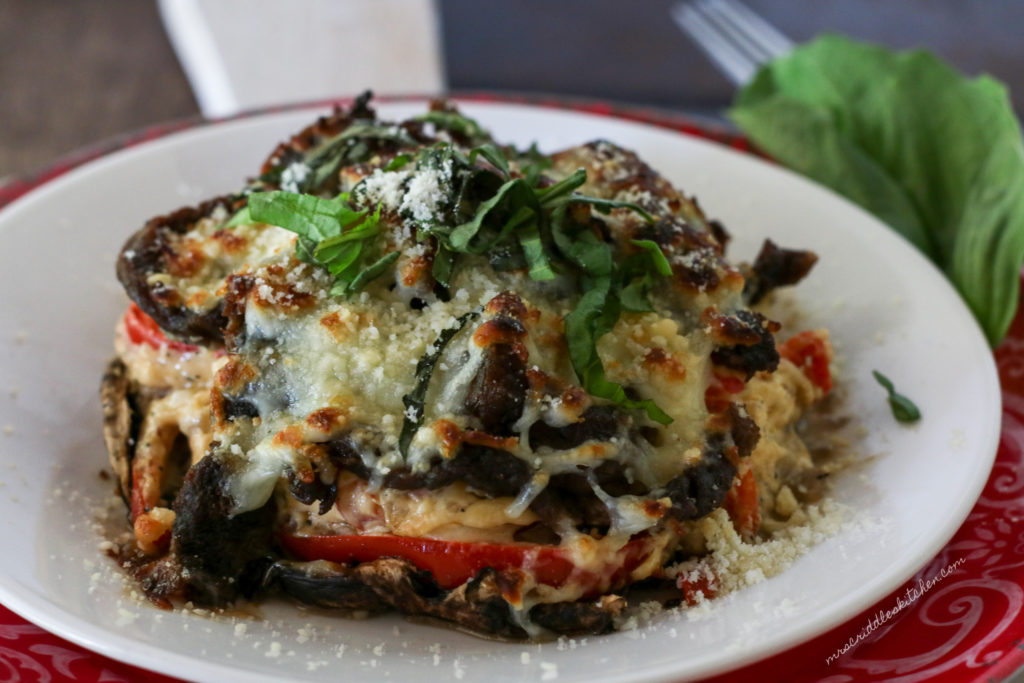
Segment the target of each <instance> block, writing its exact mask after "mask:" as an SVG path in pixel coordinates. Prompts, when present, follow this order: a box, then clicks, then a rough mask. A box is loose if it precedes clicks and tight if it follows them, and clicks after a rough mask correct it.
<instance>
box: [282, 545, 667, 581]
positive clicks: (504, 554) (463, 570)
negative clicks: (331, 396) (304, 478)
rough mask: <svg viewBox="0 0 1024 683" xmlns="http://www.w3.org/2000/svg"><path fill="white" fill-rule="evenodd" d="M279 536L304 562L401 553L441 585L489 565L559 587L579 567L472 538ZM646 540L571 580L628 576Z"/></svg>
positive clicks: (525, 548)
mask: <svg viewBox="0 0 1024 683" xmlns="http://www.w3.org/2000/svg"><path fill="white" fill-rule="evenodd" d="M280 540H281V544H282V545H283V546H284V547H285V549H286V550H287V551H288V552H289V553H291V554H292V555H294V556H296V557H298V558H299V559H301V560H305V561H312V560H329V561H331V562H338V563H343V564H344V563H352V562H356V563H358V562H372V561H373V560H376V559H379V558H382V557H401V558H404V559H407V560H409V561H410V562H412V563H413V564H414V565H416V566H417V567H419V568H420V569H425V570H426V571H429V572H430V573H431V574H433V576H434V580H436V581H437V583H438V585H440V586H441V587H442V588H446V589H447V588H455V587H456V586H460V585H462V584H463V583H465V582H466V581H468V580H470V579H472V578H473V577H474V576H476V575H477V574H478V573H479V572H480V570H481V569H484V568H485V567H492V568H493V569H495V570H498V571H502V570H506V569H523V570H526V571H529V572H531V573H532V574H533V575H534V577H535V579H536V581H537V583H542V584H545V585H548V586H555V587H558V586H561V585H562V584H564V583H565V582H566V581H567V580H568V579H569V577H570V576H572V575H573V572H574V571H576V566H575V565H574V564H573V563H572V561H571V560H570V559H569V558H568V557H567V556H566V553H565V551H563V550H562V549H560V548H557V547H554V546H546V545H533V544H523V545H501V544H498V543H470V542H465V541H444V540H439V539H436V538H413V537H409V536H392V535H387V534H381V535H344V536H296V535H282V536H281V537H280ZM648 540H649V537H647V536H645V535H644V536H637V537H635V538H633V539H631V540H630V541H629V542H628V543H627V544H626V545H625V546H623V547H622V548H621V549H620V550H619V551H618V552H617V553H616V554H615V557H614V558H611V559H610V560H609V562H608V564H607V565H606V566H605V567H604V568H603V570H602V571H601V572H600V573H592V572H577V573H576V575H575V576H574V577H573V579H574V580H575V581H579V582H581V584H583V585H584V587H585V590H590V589H592V588H598V587H600V586H601V584H602V583H603V579H606V578H607V579H608V583H607V584H606V585H613V584H616V583H619V582H621V581H624V580H625V579H626V577H627V574H628V573H629V572H630V571H632V570H633V569H635V568H637V567H638V566H640V565H641V564H642V563H643V561H644V560H645V559H646V558H647V556H648V555H649V554H650V548H649V547H648V543H647V541H648Z"/></svg>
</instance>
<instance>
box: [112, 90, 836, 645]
mask: <svg viewBox="0 0 1024 683" xmlns="http://www.w3.org/2000/svg"><path fill="white" fill-rule="evenodd" d="M728 239H729V237H728V233H727V232H726V230H725V229H724V227H723V226H722V225H720V224H719V223H717V222H716V221H712V220H708V219H707V218H705V216H704V214H703V213H702V211H701V209H700V208H699V207H698V206H697V204H696V203H695V202H694V201H693V200H692V199H690V198H687V197H686V196H685V195H684V194H682V193H681V192H680V191H679V190H677V189H675V188H674V187H673V186H672V185H670V184H669V183H668V182H667V181H666V180H665V179H664V178H662V177H661V176H660V175H658V173H657V172H655V171H654V170H652V169H651V168H650V167H648V166H647V165H646V164H645V163H644V162H643V161H641V160H640V159H639V158H638V157H637V155H636V154H635V153H633V152H632V151H629V150H627V149H623V148H621V147H619V146H617V145H615V144H613V143H611V142H607V141H596V142H591V143H587V144H584V145H581V146H578V147H573V148H570V149H566V150H564V151H560V152H556V153H554V154H551V155H546V154H542V153H540V152H538V151H537V150H536V149H530V150H526V151H521V150H516V149H514V148H512V147H510V146H504V145H501V144H500V143H498V142H495V141H494V140H493V139H491V138H490V136H489V135H488V134H487V133H486V132H485V131H484V130H482V129H481V128H480V126H479V125H478V124H477V123H476V122H475V121H473V120H472V119H469V118H466V117H464V116H462V115H461V114H459V113H458V112H457V111H456V110H455V109H454V108H452V107H451V106H450V105H448V104H446V103H444V102H436V103H433V104H432V105H431V107H430V109H429V110H428V111H426V112H425V113H424V114H423V115H421V116H418V117H415V118H413V119H411V120H408V121H405V122H401V123H389V122H383V121H380V120H378V119H377V117H376V115H375V113H374V112H373V111H372V109H371V108H370V107H369V104H368V98H366V97H363V98H360V99H358V100H357V101H356V102H355V103H354V105H353V106H352V107H351V108H350V109H347V110H338V111H336V112H335V113H334V114H332V115H331V116H327V117H324V118H321V119H319V120H318V121H316V122H315V123H314V124H313V125H311V126H310V127H309V128H307V129H306V130H304V131H302V132H301V133H299V134H298V135H296V136H294V137H293V138H292V139H290V140H289V141H287V142H286V143H283V144H281V145H279V146H278V147H277V149H275V150H274V151H273V152H272V153H271V155H270V157H269V158H268V159H267V161H266V163H265V164H264V165H263V167H262V169H260V175H259V176H258V177H256V178H254V179H252V180H251V181H250V183H249V184H248V185H247V186H246V187H245V188H244V189H243V190H242V191H240V192H239V193H238V194H234V195H229V196H224V197H220V198H216V199H213V200H210V201H208V202H206V203H204V204H202V205H200V206H198V207H195V208H187V209H181V210H179V211H177V212H175V213H171V214H168V215H166V216H161V217H158V218H155V219H153V220H152V221H150V222H149V223H147V224H146V225H145V226H144V227H143V228H142V229H141V230H140V231H139V232H137V233H136V234H135V235H133V236H132V237H131V238H130V239H129V240H128V242H127V243H126V245H125V247H124V249H123V251H122V252H121V254H120V256H119V259H118V264H117V272H118V277H119V279H120V281H121V282H122V283H123V284H124V286H125V289H126V291H127V293H128V295H129V296H130V298H131V300H132V303H131V304H130V306H129V309H128V311H127V312H126V314H125V317H124V318H123V320H122V321H121V322H120V323H119V325H118V328H117V333H116V348H117V358H115V360H113V361H112V363H111V365H110V367H109V368H108V371H107V373H106V376H105V378H104V383H103V399H104V409H105V416H106V420H107V422H106V428H107V429H106V435H107V444H108V448H109V450H110V453H111V459H112V464H113V467H114V469H115V472H116V474H117V479H118V481H119V485H120V489H121V492H122V494H123V495H124V497H125V499H126V501H127V503H128V508H129V517H130V521H131V524H132V528H133V540H132V542H131V543H130V544H127V545H126V546H125V548H124V549H123V551H122V553H121V560H122V562H123V564H124V565H125V566H126V567H127V568H128V569H129V571H130V572H131V573H132V574H133V575H134V576H135V577H136V578H137V579H138V581H139V582H140V585H141V586H142V587H143V588H144V590H145V592H146V594H147V595H149V596H150V597H151V598H152V599H153V600H154V601H156V602H158V603H162V604H171V603H173V602H174V601H176V600H191V601H193V602H195V603H197V604H206V605H225V604H228V603H230V602H232V601H234V600H237V599H239V598H240V597H245V598H253V597H256V596H261V595H268V594H282V595H286V596H290V597H291V598H293V599H296V600H298V601H301V602H304V603H307V604H312V605H316V606H320V607H327V608H337V609H339V610H341V611H344V612H379V611H384V610H389V609H397V610H400V611H402V612H404V613H406V614H410V615H420V616H426V617H434V618H437V619H441V620H445V621H449V622H454V623H456V624H458V625H460V626H462V627H464V628H467V629H470V630H473V631H476V632H481V633H487V634H492V635H498V636H502V637H509V638H525V637H538V636H540V635H542V634H543V633H545V632H555V633H573V634H579V633H598V632H604V631H607V630H610V629H611V628H613V626H614V624H615V622H616V618H617V617H618V616H619V614H620V613H621V611H622V610H623V608H624V606H625V604H626V600H625V598H624V596H626V595H628V591H629V589H630V587H631V586H634V585H635V584H638V583H641V582H643V583H644V584H645V585H651V584H653V583H656V582H658V581H659V580H663V579H664V577H665V570H664V568H665V566H666V565H667V564H669V563H671V562H673V561H678V560H679V559H680V558H686V557H692V556H693V555H694V554H698V553H700V552H702V542H701V539H700V538H699V534H698V532H697V531H696V525H695V524H694V522H695V521H696V520H699V519H701V518H703V517H704V516H706V515H708V514H710V513H711V512H713V511H714V510H716V509H718V508H721V507H723V506H725V508H726V509H727V510H728V512H729V514H730V516H731V518H732V520H733V523H734V524H735V525H736V527H737V529H738V530H740V532H741V533H742V534H743V535H744V537H746V538H748V539H750V540H751V541H752V542H753V541H756V539H757V537H758V533H759V526H760V521H761V519H762V518H763V517H766V516H771V515H775V514H776V512H775V511H776V510H777V509H778V508H779V502H780V501H779V500H777V499H778V498H779V496H780V495H782V496H784V497H787V498H786V500H787V501H788V500H789V498H793V499H794V504H799V502H800V501H799V500H797V499H798V498H799V492H800V491H801V490H803V489H800V488H799V487H798V486H797V485H796V484H795V483H794V482H795V481H796V480H805V479H806V478H807V477H808V476H811V477H813V473H814V471H815V468H814V463H813V462H812V460H811V458H810V455H809V453H808V451H807V449H806V447H805V446H804V444H803V442H802V441H801V439H800V437H799V435H798V433H797V431H796V428H795V426H796V425H797V423H798V421H799V420H800V418H801V416H802V415H803V414H804V413H805V412H806V411H807V410H809V409H810V408H812V407H813V406H814V405H815V404H816V403H817V402H818V401H820V400H821V399H822V398H823V397H824V395H825V394H826V393H827V392H828V391H829V389H830V387H831V379H830V374H829V362H830V360H831V348H830V346H829V343H828V336H827V333H825V332H824V331H800V333H799V334H793V333H792V332H790V331H788V330H787V331H786V332H785V333H782V332H781V331H780V325H779V324H778V323H776V322H773V321H772V320H770V319H768V318H767V317H765V315H763V314H762V313H760V312H757V311H756V310H754V308H752V307H756V305H757V304H758V303H759V302H761V300H762V299H764V298H765V297H766V296H767V295H769V293H770V292H771V290H773V289H774V288H776V287H778V286H780V285H790V284H794V283H795V282H797V281H798V280H800V279H801V278H802V277H803V276H804V275H805V274H806V273H807V272H808V271H809V270H810V268H811V266H812V265H813V263H814V260H815V257H814V255H813V254H810V253H808V252H801V251H790V250H786V249H781V248H779V247H777V246H776V245H774V244H772V243H771V242H766V243H765V246H764V248H763V249H762V251H761V252H760V254H758V255H757V257H756V259H755V260H754V261H753V263H752V264H751V265H746V266H742V267H737V266H734V265H731V264H730V263H729V262H728V261H727V260H726V259H725V249H726V245H727V242H728ZM783 335H784V337H785V338H787V339H788V341H787V342H786V343H785V344H780V343H778V342H777V337H783ZM794 491H796V492H797V493H796V494H794ZM783 503H785V501H783Z"/></svg>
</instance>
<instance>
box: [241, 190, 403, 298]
mask: <svg viewBox="0 0 1024 683" xmlns="http://www.w3.org/2000/svg"><path fill="white" fill-rule="evenodd" d="M247 209H248V212H249V218H251V220H253V221H257V222H260V223H267V224H270V225H276V226H278V227H281V228H284V229H285V230H289V231H291V232H294V233H295V234H297V235H298V236H299V238H298V240H297V241H296V243H295V255H296V257H298V258H299V260H301V261H304V262H306V263H310V264H312V265H316V266H320V267H321V268H324V269H325V270H327V271H328V272H329V273H330V274H331V275H333V276H334V285H333V286H332V287H331V295H332V296H338V295H344V296H350V295H352V294H354V293H356V292H358V291H360V290H361V289H362V288H363V287H365V286H366V285H367V284H368V283H369V282H371V281H373V280H374V279H376V278H377V277H380V276H381V275H382V274H383V273H384V271H385V270H387V267H388V266H390V265H391V264H393V263H394V262H395V260H397V259H398V255H399V254H398V252H391V253H389V254H386V255H384V256H381V257H379V258H377V259H376V260H375V261H373V262H372V263H370V264H368V265H367V264H366V263H365V262H366V258H367V256H368V254H369V253H370V246H371V244H372V243H373V242H374V241H375V239H374V238H376V237H377V235H379V234H380V211H381V207H380V206H379V205H378V206H377V210H376V211H374V212H373V213H369V212H368V211H367V210H365V209H364V210H360V211H356V210H354V209H352V208H351V207H350V206H349V205H348V195H345V194H342V195H339V196H338V197H335V198H334V199H325V198H323V197H317V196H315V195H310V194H294V193H291V192H284V191H275V192H254V193H252V194H251V195H249V205H248V207H247Z"/></svg>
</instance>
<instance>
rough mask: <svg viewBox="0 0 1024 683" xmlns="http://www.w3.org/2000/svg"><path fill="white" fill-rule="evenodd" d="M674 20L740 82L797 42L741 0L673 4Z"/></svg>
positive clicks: (720, 66)
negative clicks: (740, 0)
mask: <svg viewBox="0 0 1024 683" xmlns="http://www.w3.org/2000/svg"><path fill="white" fill-rule="evenodd" d="M671 13H672V19H673V20H674V21H675V22H676V24H678V25H679V28H681V29H682V30H683V32H684V33H686V34H687V35H688V36H690V38H692V39H693V41H694V42H695V43H697V45H698V46H699V47H700V48H701V49H702V50H703V51H704V53H705V54H706V55H707V56H708V57H709V58H711V61H712V62H714V63H715V66H717V67H718V69H719V70H720V71H721V72H722V73H723V74H725V75H726V77H728V79H729V80H730V81H732V82H733V83H735V84H736V85H744V84H745V83H747V82H748V81H750V79H751V78H753V77H754V74H755V73H757V69H758V67H759V66H761V65H762V64H764V63H765V62H768V61H770V60H771V59H773V58H775V57H778V56H781V55H783V54H786V53H787V52H789V51H790V50H792V49H793V41H791V40H790V39H789V38H787V37H786V36H785V35H783V34H782V33H781V32H779V30H778V29H776V28H775V27H774V26H772V25H771V24H769V23H768V22H767V21H765V20H764V19H762V18H761V17H760V16H759V15H758V14H757V13H755V12H754V11H753V10H751V9H750V8H749V7H747V6H746V5H744V4H743V3H741V2H739V0H692V2H680V3H677V4H675V5H673V6H672V9H671Z"/></svg>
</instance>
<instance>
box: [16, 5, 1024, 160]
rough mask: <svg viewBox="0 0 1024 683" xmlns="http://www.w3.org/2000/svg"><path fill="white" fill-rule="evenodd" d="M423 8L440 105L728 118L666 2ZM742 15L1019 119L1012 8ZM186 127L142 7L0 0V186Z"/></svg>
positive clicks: (183, 98)
mask: <svg viewBox="0 0 1024 683" xmlns="http://www.w3.org/2000/svg"><path fill="white" fill-rule="evenodd" d="M350 1H356V0H350ZM437 1H438V7H439V10H440V13H441V19H442V22H441V23H442V29H443V31H442V33H443V44H444V51H445V54H444V61H445V66H446V73H447V79H448V84H449V87H450V88H451V89H454V90H457V89H496V90H516V91H534V92H550V93H562V94H569V95H583V96H589V97H596V98H605V99H612V100H618V101H621V102H626V103H635V104H649V105H657V106H662V107H669V108H675V109H688V110H694V109H696V110H700V111H704V112H707V111H715V110H717V109H719V108H721V107H722V106H724V105H725V104H727V103H728V101H729V98H730V97H731V94H732V92H733V88H732V86H731V85H730V84H729V83H728V82H726V81H725V79H724V78H722V77H721V76H720V75H719V74H718V73H717V71H715V70H714V68H713V67H712V66H711V65H710V63H709V62H708V61H707V60H706V59H705V57H704V56H703V55H702V54H701V53H700V52H698V51H697V49H696V48H695V47H694V46H693V45H692V44H691V43H690V41H689V40H688V39H687V38H685V37H684V36H683V35H682V33H681V32H680V31H679V29H678V28H677V27H676V26H675V25H674V24H673V23H672V22H671V21H670V20H669V16H668V7H669V6H670V5H671V4H672V2H673V1H674V0H644V1H643V2H636V3H630V4H629V11H623V8H624V7H625V6H626V5H625V4H624V3H622V2H621V1H620V0H564V1H563V2H559V3H551V2H546V1H544V0H516V1H514V2H504V3H480V2H477V0H437ZM748 4H750V5H751V6H752V7H754V8H755V9H756V10H757V11H758V12H760V13H761V14H763V15H764V16H765V17H767V18H768V19H769V20H770V21H771V22H772V23H774V24H775V25H776V26H778V27H779V28H781V29H782V30H783V31H784V32H785V33H787V34H788V35H789V36H791V37H792V38H793V39H794V40H797V41H801V40H806V39H808V38H810V37H812V36H813V35H815V34H816V33H818V32H820V31H822V30H833V31H840V32H844V33H847V34H849V35H852V36H855V37H858V38H864V39H870V40H875V41H878V42H882V43H885V44H887V45H890V46H892V47H897V48H906V47H911V46H914V45H924V46H927V47H929V48H931V49H933V50H935V51H937V52H939V53H940V54H942V55H943V56H944V57H945V58H947V59H948V60H950V61H952V62H953V63H954V64H956V65H957V66H959V67H960V68H962V69H963V70H964V71H966V72H968V73H977V72H980V71H989V72H991V73H993V74H994V75H996V76H997V77H999V78H1001V79H1002V80H1004V81H1005V82H1007V83H1008V84H1009V85H1010V87H1011V91H1012V92H1013V94H1014V102H1015V106H1016V107H1017V110H1018V111H1024V40H1021V39H1020V28H1019V27H1020V26H1022V25H1024V3H1020V2H1015V0H987V1H986V2H964V1H961V0H902V1H901V2H883V1H882V0H816V2H813V3H808V2H806V1H805V0H781V1H780V0H749V3H748ZM347 68H351V67H347ZM368 85H371V86H372V84H368ZM345 94H350V93H339V95H345ZM198 112H199V109H198V106H197V104H196V101H195V98H194V97H193V96H192V92H191V89H190V87H189V84H188V81H187V80H186V79H185V76H184V74H183V73H182V70H181V67H180V66H179V64H178V61H177V59H176V57H175V55H174V52H173V51H172V49H171V46H170V44H169V42H168V40H167V37H166V35H165V33H164V30H163V26H162V24H161V22H160V17H159V13H158V12H157V9H156V5H155V2H154V1H153V0H90V1H86V0H0V178H3V177H4V176H11V175H27V174H30V173H32V172H33V171H35V170H38V169H40V168H42V167H44V166H46V165H47V164H49V163H51V162H52V161H53V160H54V159H55V158H57V157H59V156H60V155H63V154H67V153H69V152H72V151H74V150H76V149H78V148H80V147H82V146H85V145H88V144H91V143H95V142H98V141H100V140H102V139H103V138H106V137H109V136H112V135H116V134H119V133H123V132H126V131H130V130H133V129H137V128H140V127H143V126H145V125H147V124H151V123H157V122H162V121H168V120H171V119H175V118H181V117H185V116H190V115H195V114H198Z"/></svg>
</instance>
